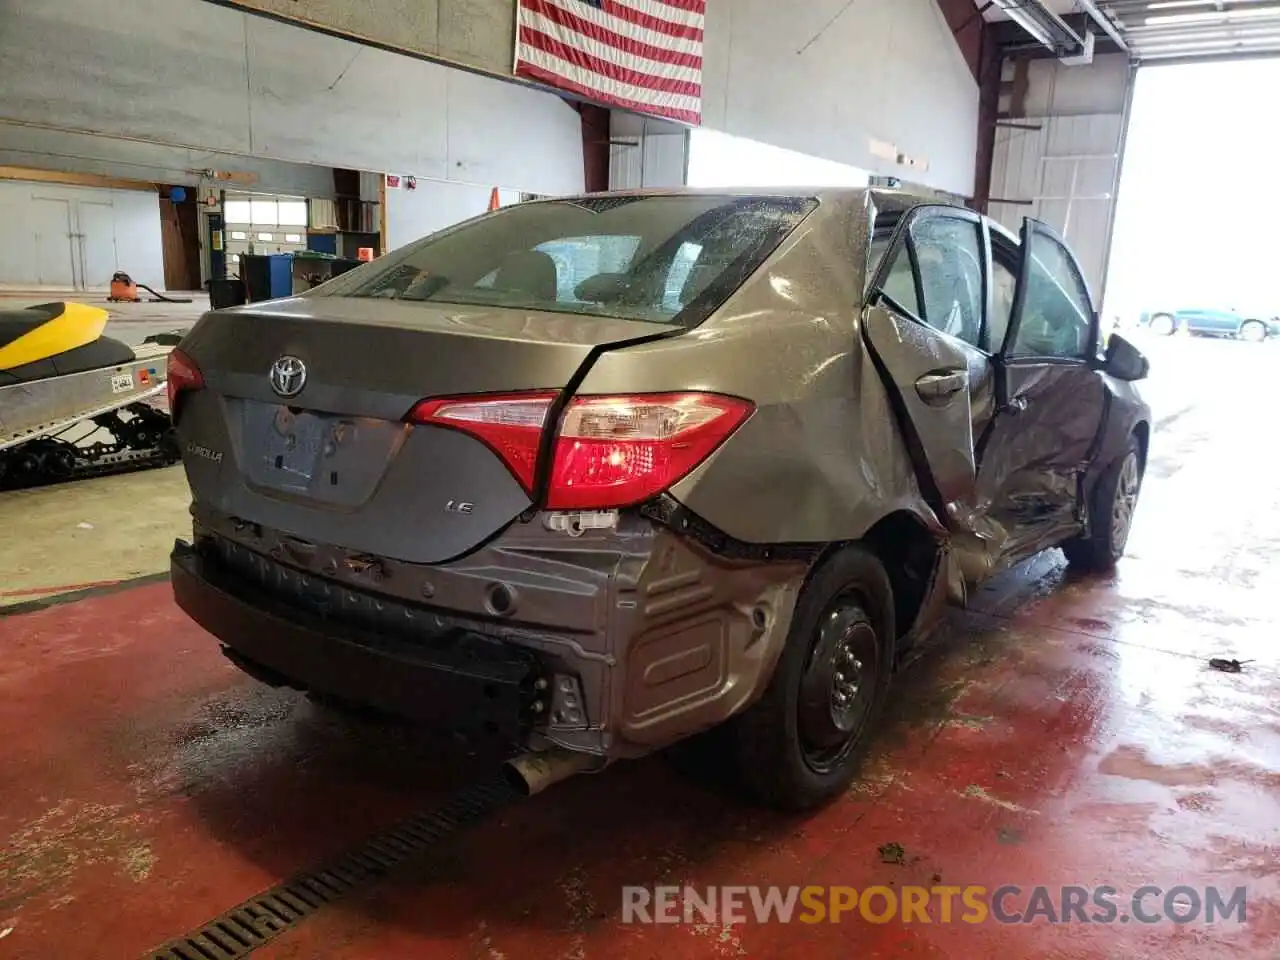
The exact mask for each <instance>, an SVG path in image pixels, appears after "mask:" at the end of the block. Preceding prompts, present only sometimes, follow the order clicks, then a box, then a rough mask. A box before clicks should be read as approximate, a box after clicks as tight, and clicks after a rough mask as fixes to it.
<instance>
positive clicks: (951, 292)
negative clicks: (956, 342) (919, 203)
mask: <svg viewBox="0 0 1280 960" xmlns="http://www.w3.org/2000/svg"><path fill="white" fill-rule="evenodd" d="M980 229H981V228H980V227H979V226H978V224H977V223H975V222H974V221H972V220H969V219H964V218H960V217H949V216H931V217H923V218H921V219H919V220H916V221H915V222H914V223H912V225H911V232H910V234H909V236H908V240H907V243H906V244H904V245H902V246H900V247H898V250H897V252H896V253H895V254H894V260H893V263H892V264H891V265H890V267H889V270H888V272H887V274H886V275H885V277H884V280H883V282H882V283H881V290H882V291H883V292H884V293H885V294H886V295H887V296H888V297H889V299H890V300H892V301H893V302H894V303H895V304H896V305H897V306H898V307H899V308H900V309H902V310H905V311H906V312H907V313H909V314H910V315H911V316H912V317H914V318H915V319H917V320H919V321H920V322H922V323H924V324H926V325H928V326H930V327H933V328H934V329H935V330H939V331H941V332H942V333H945V334H948V335H949V336H952V337H957V338H958V339H960V340H963V341H965V342H966V343H968V344H970V345H972V346H975V347H981V346H982V318H983V315H984V312H985V311H984V306H985V305H984V302H983V299H984V298H983V294H984V289H983V275H984V271H983V266H982V264H983V260H984V258H985V254H984V252H983V249H982V234H981V232H980ZM889 240H890V237H889V236H888V235H885V234H883V233H882V235H881V236H880V237H877V238H876V239H875V240H873V242H872V258H871V262H872V269H873V270H874V269H875V265H876V264H878V263H879V261H880V259H881V258H882V257H883V256H884V254H885V251H886V250H887V249H888V245H889ZM913 255H914V257H913ZM913 261H914V262H913Z"/></svg>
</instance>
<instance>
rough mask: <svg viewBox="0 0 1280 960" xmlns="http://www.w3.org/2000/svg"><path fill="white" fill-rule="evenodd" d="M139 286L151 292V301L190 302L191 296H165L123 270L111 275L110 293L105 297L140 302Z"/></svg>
mask: <svg viewBox="0 0 1280 960" xmlns="http://www.w3.org/2000/svg"><path fill="white" fill-rule="evenodd" d="M139 287H141V288H142V289H143V290H145V291H147V293H149V294H151V302H152V303H190V302H191V298H190V297H187V298H186V299H174V298H173V297H166V296H165V295H164V294H160V293H156V292H155V291H154V290H152V289H151V288H150V287H148V286H147V285H146V284H145V283H135V282H134V280H133V277H131V276H129V275H128V274H127V273H125V272H124V271H123V270H117V271H116V272H115V273H113V274H112V275H111V293H110V295H108V297H107V299H108V300H110V301H111V302H112V303H141V302H142V298H141V297H139V296H138V288H139Z"/></svg>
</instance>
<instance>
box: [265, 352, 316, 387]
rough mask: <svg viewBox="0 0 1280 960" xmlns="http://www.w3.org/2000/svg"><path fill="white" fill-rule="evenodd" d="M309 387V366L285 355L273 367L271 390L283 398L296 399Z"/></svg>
mask: <svg viewBox="0 0 1280 960" xmlns="http://www.w3.org/2000/svg"><path fill="white" fill-rule="evenodd" d="M306 385H307V365H306V364H305V363H303V362H302V361H301V360H299V359H298V358H297V357H295V356H291V355H290V354H285V355H284V356H283V357H281V358H280V359H279V360H277V361H276V362H275V363H273V364H272V365H271V389H272V390H274V391H275V392H276V393H278V394H279V395H280V396H282V397H296V396H297V395H298V394H300V393H301V392H302V388H303V387H305V386H306Z"/></svg>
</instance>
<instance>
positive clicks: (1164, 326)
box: [1150, 313, 1178, 337]
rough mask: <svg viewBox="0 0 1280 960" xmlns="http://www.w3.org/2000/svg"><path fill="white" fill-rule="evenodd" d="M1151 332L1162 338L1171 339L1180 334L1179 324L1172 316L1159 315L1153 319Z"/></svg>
mask: <svg viewBox="0 0 1280 960" xmlns="http://www.w3.org/2000/svg"><path fill="white" fill-rule="evenodd" d="M1150 327H1151V332H1152V333H1155V334H1159V335H1160V336H1162V337H1171V336H1173V335H1174V334H1175V333H1177V332H1178V322H1177V321H1176V320H1174V319H1173V317H1172V316H1171V315H1170V314H1167V313H1157V314H1156V315H1155V316H1154V317H1152V318H1151V323H1150Z"/></svg>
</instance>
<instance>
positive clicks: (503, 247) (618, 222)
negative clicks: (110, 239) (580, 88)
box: [311, 195, 817, 326]
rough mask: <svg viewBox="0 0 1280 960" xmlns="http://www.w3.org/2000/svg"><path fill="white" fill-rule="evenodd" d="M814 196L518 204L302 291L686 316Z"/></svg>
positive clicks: (718, 295) (757, 258)
mask: <svg viewBox="0 0 1280 960" xmlns="http://www.w3.org/2000/svg"><path fill="white" fill-rule="evenodd" d="M816 205H817V201H816V200H813V199H810V198H803V197H724V196H689V195H685V196H648V197H592V198H585V199H584V198H575V199H572V200H550V201H542V202H535V203H525V204H519V205H516V206H512V207H508V208H506V209H504V210H500V211H498V212H496V213H494V214H491V215H489V216H486V217H481V218H479V219H477V220H473V221H470V222H468V223H465V224H462V225H461V226H458V227H455V228H453V229H451V230H447V231H445V232H443V233H438V234H433V235H432V236H429V237H426V238H424V239H422V240H419V241H417V242H416V243H411V244H409V245H408V246H407V247H403V248H402V249H400V250H397V251H395V252H394V253H391V254H389V255H387V256H385V257H382V258H381V259H379V260H375V261H374V262H373V263H370V264H366V265H365V266H362V267H358V268H356V269H355V270H352V271H350V272H349V273H345V274H343V275H341V276H340V277H338V278H336V279H335V280H333V281H331V282H329V283H326V284H324V285H323V286H320V287H317V288H316V289H315V290H314V291H312V293H311V295H313V296H332V297H377V298H383V299H390V300H402V301H403V300H411V301H422V302H431V303H451V304H463V305H476V306H495V307H509V308H514V309H528V310H548V311H554V312H560V313H576V314H581V315H583V316H584V317H618V318H623V319H634V320H648V321H651V322H656V323H668V324H678V325H681V326H694V325H696V324H698V323H701V322H702V321H703V320H704V319H706V317H707V316H708V315H709V314H710V313H711V312H712V311H713V310H715V308H716V307H717V306H719V305H720V304H721V303H722V302H723V301H724V300H725V298H727V297H728V296H729V294H730V293H732V292H733V291H734V289H736V288H737V287H738V286H739V285H740V284H741V283H742V282H743V281H744V280H745V279H746V278H747V277H748V276H749V275H750V274H751V273H752V272H754V271H755V269H756V268H757V267H759V266H760V264H761V263H762V262H763V261H764V260H765V258H767V257H768V256H769V254H770V253H772V252H773V250H774V249H775V248H776V247H777V245H778V244H779V243H780V242H781V241H782V240H783V238H785V237H786V235H787V234H788V233H790V232H791V231H792V230H793V229H795V227H796V225H797V224H799V223H800V221H801V220H803V219H804V217H805V216H807V215H808V214H809V212H810V211H811V210H813V208H814V207H815V206H816Z"/></svg>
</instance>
